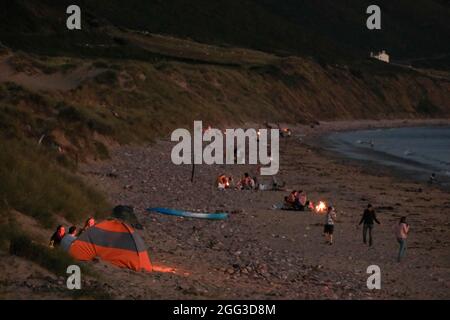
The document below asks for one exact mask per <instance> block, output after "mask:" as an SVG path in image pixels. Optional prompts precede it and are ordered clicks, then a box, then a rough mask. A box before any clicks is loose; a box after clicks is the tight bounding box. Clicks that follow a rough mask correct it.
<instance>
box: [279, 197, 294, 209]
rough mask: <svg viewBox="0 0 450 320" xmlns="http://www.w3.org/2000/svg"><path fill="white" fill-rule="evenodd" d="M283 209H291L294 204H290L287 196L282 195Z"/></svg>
mask: <svg viewBox="0 0 450 320" xmlns="http://www.w3.org/2000/svg"><path fill="white" fill-rule="evenodd" d="M282 209H283V210H293V209H294V205H293V204H292V202H290V201H289V197H288V196H285V197H284V203H283V207H282Z"/></svg>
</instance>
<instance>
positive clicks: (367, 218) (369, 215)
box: [359, 203, 381, 247]
mask: <svg viewBox="0 0 450 320" xmlns="http://www.w3.org/2000/svg"><path fill="white" fill-rule="evenodd" d="M374 222H376V223H378V224H381V223H380V221H378V219H377V215H376V213H375V209H374V208H373V206H372V205H371V204H370V203H369V204H368V205H367V208H366V209H365V210H364V213H363V216H362V218H361V220H360V221H359V225H361V224H362V223H364V225H363V242H364V244H367V232H369V246H370V247H371V246H372V244H373V238H372V230H373V225H374Z"/></svg>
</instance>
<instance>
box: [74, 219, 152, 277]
mask: <svg viewBox="0 0 450 320" xmlns="http://www.w3.org/2000/svg"><path fill="white" fill-rule="evenodd" d="M69 253H70V255H71V256H72V257H74V258H75V259H77V260H81V261H89V260H92V259H94V258H95V257H98V258H100V259H102V260H104V261H108V262H110V263H112V264H113V265H116V266H118V267H121V268H129V269H132V270H136V271H152V264H151V262H150V258H149V256H148V253H147V250H146V246H145V243H144V241H143V240H142V238H141V237H140V236H139V235H138V234H137V233H136V232H135V231H134V230H133V228H131V227H130V226H128V225H127V224H125V223H124V222H122V221H119V220H106V221H102V222H100V223H98V224H96V225H95V226H93V227H91V228H89V229H87V230H86V231H85V232H83V233H82V234H81V235H80V236H79V237H78V238H77V239H76V240H75V241H74V242H73V243H72V245H71V247H70V250H69Z"/></svg>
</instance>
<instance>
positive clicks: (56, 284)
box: [0, 120, 450, 299]
mask: <svg viewBox="0 0 450 320" xmlns="http://www.w3.org/2000/svg"><path fill="white" fill-rule="evenodd" d="M442 122H443V121H431V122H426V124H427V125H435V124H442ZM377 124H381V122H378V121H364V122H341V123H338V122H330V123H321V124H320V125H316V126H314V127H313V126H300V127H296V128H292V131H293V135H292V136H291V137H289V138H283V139H281V140H280V172H279V174H278V175H277V179H278V180H279V181H284V182H285V183H286V187H287V188H288V189H289V190H294V189H295V190H304V191H305V192H306V193H307V195H308V197H309V199H310V200H311V201H313V202H317V201H325V202H326V203H327V204H328V205H333V206H334V207H335V208H336V210H337V222H336V225H335V241H334V244H333V245H332V246H330V245H327V244H325V239H324V237H323V234H322V231H323V224H324V222H325V216H324V215H323V214H317V213H315V212H311V211H306V212H296V211H283V210H274V209H272V207H273V205H274V204H277V203H280V202H282V200H283V198H284V196H285V195H287V194H288V193H289V191H238V190H226V191H219V190H217V189H216V188H215V181H216V177H217V176H218V175H219V174H221V173H226V174H229V175H233V176H234V177H235V178H237V177H240V176H241V175H243V173H244V172H249V173H250V174H251V175H254V174H256V168H255V166H250V165H221V166H214V165H213V166H208V165H199V166H196V168H195V176H194V182H193V183H192V182H191V169H192V167H191V166H189V165H186V166H183V165H182V166H175V165H173V164H172V163H171V159H170V151H171V148H172V147H173V145H174V143H173V142H170V141H169V140H160V141H158V142H157V143H154V144H149V145H147V146H123V147H116V148H114V149H113V150H112V151H111V159H110V160H106V161H101V162H90V163H87V164H83V165H82V166H81V167H80V172H81V174H82V176H83V178H84V179H85V180H86V181H87V182H88V183H90V184H92V185H93V186H95V187H96V188H98V189H99V190H101V191H103V192H104V193H105V194H106V195H107V196H108V198H109V200H110V202H111V203H112V204H114V205H131V206H133V207H134V208H135V212H136V216H137V218H138V220H139V223H140V224H142V226H143V230H137V232H139V234H140V235H141V236H142V237H143V239H144V241H145V243H146V245H147V246H148V252H149V255H150V258H151V261H152V263H153V265H154V266H155V267H156V268H155V270H158V271H155V272H152V273H139V272H134V271H131V270H126V269H119V268H117V267H114V266H112V265H109V264H107V263H104V262H102V261H98V260H96V261H93V262H86V263H80V264H81V265H83V264H87V265H89V267H92V269H93V270H94V271H95V272H97V275H98V276H96V277H93V276H85V277H83V278H82V283H83V287H84V288H85V289H95V290H96V289H98V288H101V290H102V291H106V292H107V293H108V294H109V295H110V296H111V297H112V298H114V299H449V298H450V250H449V247H450V231H449V230H450V229H449V226H450V218H449V215H448V211H449V209H450V197H449V193H448V191H446V190H444V189H442V188H439V186H434V185H428V184H427V183H417V182H414V181H411V180H410V179H408V178H407V177H402V176H401V175H399V176H396V175H392V170H391V169H388V168H384V167H383V166H380V167H378V166H374V165H367V163H366V162H359V161H356V160H349V159H348V158H345V157H343V156H342V155H336V154H335V152H332V151H330V150H327V149H326V148H323V147H322V146H321V141H322V140H321V139H322V138H323V137H324V136H325V135H327V134H331V133H333V132H343V131H346V130H357V129H368V128H375V127H377ZM419 124H420V125H423V124H424V122H423V121H422V122H420V123H419V122H410V121H406V120H403V121H392V122H389V121H386V122H382V125H383V126H385V127H389V126H390V127H401V126H414V125H419ZM260 179H261V180H260V182H262V183H265V182H270V180H271V178H269V177H267V178H260ZM266 180H267V181H266ZM368 203H371V204H373V206H374V207H375V210H376V212H377V216H378V219H379V220H380V222H381V225H375V227H374V230H373V237H374V245H373V246H372V247H368V246H367V245H364V244H363V242H362V226H358V223H359V220H360V218H361V216H362V212H363V210H364V208H365V207H366V206H367V204H368ZM148 207H168V208H173V209H180V210H188V211H197V212H216V211H220V212H227V213H228V214H229V218H228V219H227V220H220V221H212V220H204V219H189V218H179V217H173V216H166V215H160V214H157V213H149V212H147V211H145V209H146V208H148ZM401 216H407V219H408V222H409V224H410V225H411V232H410V235H409V239H408V249H407V252H406V256H405V258H404V260H403V261H402V262H401V263H398V262H397V261H396V256H397V250H398V244H397V242H396V239H395V236H394V232H393V226H394V225H395V224H397V223H398V220H399V218H400V217H401ZM17 219H18V221H19V222H21V223H24V224H26V225H27V226H28V228H29V230H30V232H32V233H36V234H40V235H41V236H42V237H43V241H45V239H46V238H47V237H46V236H47V234H46V233H45V232H47V233H48V236H50V234H51V230H43V229H41V228H37V227H36V228H33V227H32V226H33V225H34V224H35V223H33V221H31V218H27V217H25V216H23V215H21V216H19V215H18V216H17ZM61 223H64V224H66V225H68V222H67V221H62V220H61ZM35 229H36V230H35ZM3 258H4V259H3ZM3 258H2V259H1V260H2V262H1V263H2V266H3V267H4V273H3V275H2V277H1V278H0V281H1V282H2V283H3V284H4V288H5V289H4V291H3V292H2V295H3V296H4V297H6V298H8V297H9V298H21V297H28V298H33V297H34V298H39V299H42V298H43V297H45V298H46V299H47V298H48V299H52V298H58V297H60V296H61V294H62V292H61V290H62V289H61V288H62V286H63V283H64V281H65V279H64V278H62V277H54V276H52V275H51V274H49V273H48V272H47V271H45V270H43V269H42V268H37V267H36V266H34V265H32V264H30V263H29V262H26V261H25V260H23V259H21V258H18V257H13V256H5V257H3ZM372 265H376V266H379V267H380V270H381V289H380V290H369V289H368V288H367V279H368V277H369V276H370V275H369V274H367V268H368V267H369V266H372Z"/></svg>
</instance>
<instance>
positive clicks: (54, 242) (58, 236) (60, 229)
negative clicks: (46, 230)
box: [49, 225, 66, 248]
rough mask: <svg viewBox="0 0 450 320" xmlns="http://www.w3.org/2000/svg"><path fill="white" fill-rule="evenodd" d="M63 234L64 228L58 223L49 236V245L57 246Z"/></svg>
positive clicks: (64, 232)
mask: <svg viewBox="0 0 450 320" xmlns="http://www.w3.org/2000/svg"><path fill="white" fill-rule="evenodd" d="M65 234H66V229H65V228H64V226H63V225H59V226H58V227H57V228H56V231H55V232H54V233H53V235H52V236H51V238H50V243H49V247H50V248H54V247H58V246H59V245H60V244H61V240H62V238H63V237H64V235H65Z"/></svg>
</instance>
